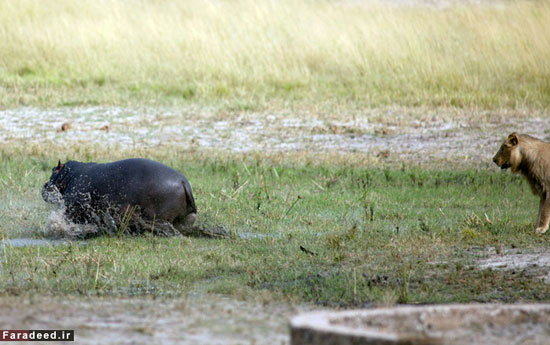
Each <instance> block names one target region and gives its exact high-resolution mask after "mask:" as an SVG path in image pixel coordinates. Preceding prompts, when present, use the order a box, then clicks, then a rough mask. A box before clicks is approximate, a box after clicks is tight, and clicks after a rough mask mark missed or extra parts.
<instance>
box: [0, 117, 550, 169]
mask: <svg viewBox="0 0 550 345" xmlns="http://www.w3.org/2000/svg"><path fill="white" fill-rule="evenodd" d="M415 111H416V112H417V113H415V114H413V115H411V114H410V113H411V112H415ZM445 112H447V113H445ZM515 115H516V114H508V113H504V114H501V115H499V118H498V120H494V121H492V120H491V119H490V116H488V115H486V114H482V113H474V112H467V111H463V112H462V113H456V111H454V113H453V112H451V111H450V110H441V111H438V110H430V111H422V110H415V109H412V110H411V109H403V110H392V111H382V110H376V109H374V110H366V111H365V112H364V113H362V114H357V115H354V116H351V115H350V116H338V117H336V115H334V116H333V117H328V116H325V117H320V116H316V115H313V114H300V113H295V114H254V113H252V114H240V115H228V116H226V117H224V118H223V119H220V118H215V117H214V116H212V114H194V113H191V114H190V113H185V112H183V111H182V110H177V109H164V108H151V109H148V108H144V109H133V108H117V107H80V108H60V109H48V110H44V109H37V108H16V109H11V110H4V111H0V139H2V140H3V141H4V142H5V143H19V144H26V145H28V144H29V143H45V144H47V143H54V142H60V141H62V142H63V143H65V145H86V144H88V145H94V146H97V145H100V146H103V147H104V148H110V149H112V148H117V147H120V148H126V149H134V148H154V147H159V146H170V147H180V148H184V149H189V150H193V151H211V150H216V151H225V152H233V153H243V152H268V153H269V152H271V153H277V152H293V151H308V152H324V153H330V152H333V153H346V152H349V153H365V154H370V155H372V156H379V157H380V156H381V157H383V158H385V159H386V158H387V159H399V160H403V159H414V160H415V161H418V160H421V161H429V160H433V159H437V158H444V159H452V158H459V157H460V158H463V159H464V158H467V159H469V160H471V161H474V162H475V161H487V162H489V163H488V164H492V163H491V162H490V158H491V157H492V155H493V154H494V152H495V151H496V150H497V148H498V147H499V146H500V144H501V142H502V140H503V138H505V136H506V134H508V133H510V132H512V131H519V132H529V133H530V134H532V135H534V136H537V137H539V138H541V139H547V135H548V134H547V133H546V132H545V129H546V128H547V126H546V125H547V121H546V120H544V116H545V114H542V113H540V114H538V113H537V114H533V115H530V117H528V116H527V115H522V116H515ZM495 116H496V115H494V114H493V115H492V117H495ZM342 118H344V119H345V118H353V119H350V120H349V121H342ZM480 118H487V119H486V120H484V121H481V120H479V119H480ZM491 121H492V122H491ZM64 123H68V124H69V128H68V130H66V131H61V126H62V125H63V124H64Z"/></svg>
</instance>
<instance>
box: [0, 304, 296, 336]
mask: <svg viewBox="0 0 550 345" xmlns="http://www.w3.org/2000/svg"><path fill="white" fill-rule="evenodd" d="M0 309H1V310H2V312H1V313H0V324H1V325H2V327H3V328H4V329H74V330H75V343H77V344H288V342H289V332H288V326H287V323H288V318H289V317H290V316H291V315H293V314H295V313H297V312H300V311H304V310H306V308H305V307H300V306H289V305H284V304H272V303H267V304H266V303H261V302H250V301H239V300H236V299H233V298H229V297H222V296H219V295H202V294H190V295H188V296H187V297H186V298H179V299H168V300H165V299H154V298H148V297H146V298H144V297H141V298H81V299H77V298H63V299H61V298H45V297H33V298H21V297H3V298H2V299H0Z"/></svg>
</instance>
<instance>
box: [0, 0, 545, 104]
mask: <svg viewBox="0 0 550 345" xmlns="http://www.w3.org/2000/svg"><path fill="white" fill-rule="evenodd" d="M549 17H550V1H548V0H542V1H504V2H499V3H494V2H493V3H485V4H481V5H460V4H455V5H452V6H449V7H445V8H442V9H436V8H432V7H428V6H403V7H398V6H397V7H396V6H384V5H383V4H378V5H375V4H373V3H372V2H361V1H359V2H353V1H351V2H350V1H308V0H300V1H252V0H238V1H223V0H219V1H208V2H196V1H179V2H166V1H140V2H135V1H123V2H121V1H114V0H104V1H99V2H86V3H75V2H72V1H68V0H56V1H49V2H48V3H44V2H42V1H37V0H24V1H3V2H1V3H0V47H2V49H0V93H1V94H3V95H4V96H3V97H1V98H0V106H3V107H12V106H20V105H38V106H64V105H95V104H104V105H105V104H117V105H123V104H134V105H135V104H137V105H142V104H145V105H151V104H153V105H155V104H165V105H166V104H168V105H171V104H175V105H182V104H191V105H199V106H208V107H213V106H215V107H218V108H220V109H222V110H224V111H248V110H254V111H258V110H265V109H274V108H278V109H288V108H289V107H306V108H317V107H324V108H326V109H331V108H332V107H334V106H341V105H344V106H347V107H349V106H354V107H356V106H359V107H383V106H387V105H402V106H437V107H439V106H442V107H448V106H450V107H466V108H536V109H544V108H547V107H549V106H550V96H549V95H550V41H549V40H548V37H549V36H550V23H549V21H548V18H549Z"/></svg>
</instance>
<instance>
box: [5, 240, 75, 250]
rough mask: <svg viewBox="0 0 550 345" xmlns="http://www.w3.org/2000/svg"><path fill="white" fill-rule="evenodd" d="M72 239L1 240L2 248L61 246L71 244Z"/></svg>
mask: <svg viewBox="0 0 550 345" xmlns="http://www.w3.org/2000/svg"><path fill="white" fill-rule="evenodd" d="M69 243H71V242H70V241H66V240H44V239H36V238H11V239H3V240H2V241H0V248H2V247H5V246H7V247H28V246H59V245H62V244H69Z"/></svg>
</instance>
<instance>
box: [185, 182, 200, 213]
mask: <svg viewBox="0 0 550 345" xmlns="http://www.w3.org/2000/svg"><path fill="white" fill-rule="evenodd" d="M183 189H185V198H186V199H187V211H188V212H189V213H197V205H196V204H195V198H193V191H192V190H191V185H189V182H187V181H185V182H184V183H183Z"/></svg>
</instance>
